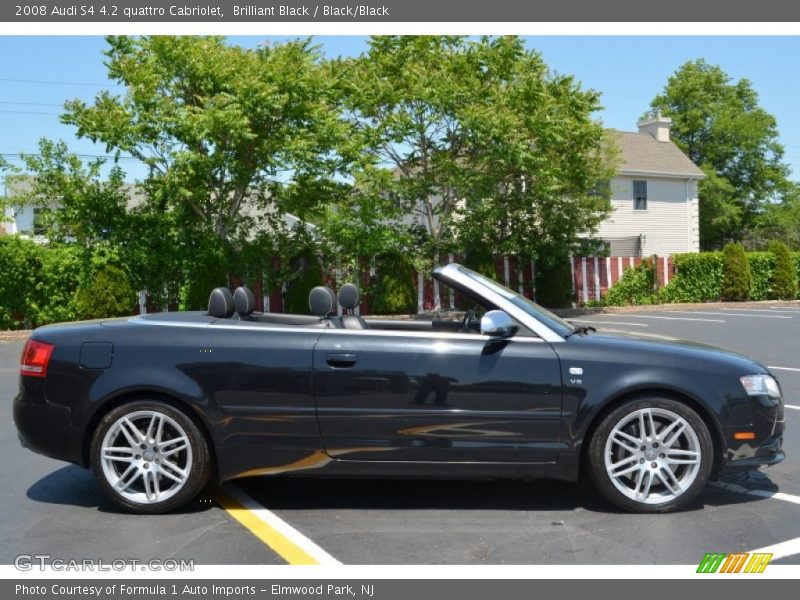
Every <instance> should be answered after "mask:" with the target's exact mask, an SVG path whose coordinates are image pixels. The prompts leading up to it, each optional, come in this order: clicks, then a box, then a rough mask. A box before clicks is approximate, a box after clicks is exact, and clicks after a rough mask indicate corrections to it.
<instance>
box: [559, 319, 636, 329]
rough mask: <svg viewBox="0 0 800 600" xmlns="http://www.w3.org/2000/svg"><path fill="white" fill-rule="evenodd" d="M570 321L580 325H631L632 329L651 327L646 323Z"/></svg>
mask: <svg viewBox="0 0 800 600" xmlns="http://www.w3.org/2000/svg"><path fill="white" fill-rule="evenodd" d="M569 320H570V321H578V322H579V323H589V324H592V323H597V324H598V325H631V326H632V327H650V326H649V325H647V324H645V323H625V322H624V321H589V320H587V319H569Z"/></svg>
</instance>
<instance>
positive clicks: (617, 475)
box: [611, 462, 639, 477]
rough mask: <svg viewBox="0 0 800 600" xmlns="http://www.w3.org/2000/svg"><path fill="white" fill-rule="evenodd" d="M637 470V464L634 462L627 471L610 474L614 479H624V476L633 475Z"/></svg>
mask: <svg viewBox="0 0 800 600" xmlns="http://www.w3.org/2000/svg"><path fill="white" fill-rule="evenodd" d="M638 468H639V463H638V462H636V463H634V464H633V465H631V466H630V467H628V468H627V469H622V470H621V471H616V472H614V473H611V475H612V476H614V477H624V476H625V475H628V474H629V473H633V472H634V471H635V470H636V469H638Z"/></svg>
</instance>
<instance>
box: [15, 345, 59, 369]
mask: <svg viewBox="0 0 800 600" xmlns="http://www.w3.org/2000/svg"><path fill="white" fill-rule="evenodd" d="M53 347H54V346H53V344H45V343H44V342H39V341H37V340H32V339H30V338H28V342H27V343H26V344H25V349H24V350H23V351H22V364H21V365H20V368H19V372H20V373H21V374H22V375H28V376H29V377H44V376H45V375H47V363H49V362H50V355H51V354H52V353H53Z"/></svg>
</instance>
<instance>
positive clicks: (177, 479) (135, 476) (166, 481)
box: [91, 400, 210, 514]
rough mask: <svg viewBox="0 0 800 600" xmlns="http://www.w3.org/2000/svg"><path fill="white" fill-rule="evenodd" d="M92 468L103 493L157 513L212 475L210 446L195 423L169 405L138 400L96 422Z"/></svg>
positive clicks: (142, 510)
mask: <svg viewBox="0 0 800 600" xmlns="http://www.w3.org/2000/svg"><path fill="white" fill-rule="evenodd" d="M91 458H92V470H93V472H94V475H95V477H96V478H97V481H98V483H99V484H100V488H101V489H102V491H103V493H104V494H105V495H106V496H108V497H109V498H110V499H111V500H112V501H113V502H114V503H115V504H117V505H119V506H121V507H122V508H125V509H126V510H130V511H132V512H138V513H146V514H155V513H163V512H168V511H171V510H174V509H175V508H177V507H179V506H181V505H183V504H186V503H187V502H189V501H190V500H192V499H193V498H194V497H195V496H197V494H198V493H199V492H200V490H201V489H202V488H203V486H205V485H206V483H207V482H208V478H209V473H210V460H209V451H208V445H207V443H206V440H205V437H204V436H203V434H202V432H201V431H200V430H199V428H198V426H197V425H196V424H195V422H194V421H193V420H192V419H190V418H189V417H188V416H187V415H186V414H184V413H183V412H181V411H180V410H178V409H176V408H174V407H173V406H171V405H169V404H166V403H164V402H159V401H151V400H140V401H135V402H131V403H128V404H124V405H122V406H119V407H117V408H115V409H114V410H112V411H111V412H109V413H108V414H107V415H106V416H105V417H103V418H102V419H101V420H100V423H99V424H98V425H97V429H96V430H95V432H94V436H93V438H92V447H91Z"/></svg>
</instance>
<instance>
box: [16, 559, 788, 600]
mask: <svg viewBox="0 0 800 600" xmlns="http://www.w3.org/2000/svg"><path fill="white" fill-rule="evenodd" d="M575 568H576V570H577V569H580V567H578V566H576V567H575ZM631 568H634V567H631ZM641 568H642V569H646V568H647V567H641ZM623 585H627V586H629V587H630V588H641V587H642V586H643V585H644V586H645V587H647V598H648V600H674V599H675V597H680V596H683V597H724V598H725V599H726V600H739V599H742V600H744V599H746V598H747V599H750V598H753V597H756V596H761V597H763V596H764V595H766V594H784V593H785V594H787V596H788V595H790V594H791V595H794V594H793V592H794V589H793V588H794V587H795V584H794V581H793V580H781V579H763V578H761V579H758V578H752V577H747V578H745V577H742V578H737V579H735V580H734V579H722V578H720V577H716V576H714V575H711V576H709V577H708V578H707V579H704V580H700V581H698V580H697V579H693V580H681V579H678V580H642V581H635V580H632V581H630V582H628V583H627V584H623ZM619 591H620V582H619V581H615V580H609V579H604V580H590V579H585V580H580V579H578V580H568V581H559V580H552V579H550V580H527V579H523V580H519V579H499V580H455V579H452V580H424V579H417V580H401V579H363V580H362V579H341V580H340V579H329V580H318V579H296V580H285V579H284V580H278V579H276V580H265V579H259V580H249V581H248V580H191V579H175V580H169V579H155V580H138V581H136V580H127V581H126V580H124V579H87V580H78V579H65V580H60V581H57V580H47V579H38V580H34V579H29V580H26V581H20V580H16V581H15V580H4V581H3V582H2V585H0V597H2V598H16V599H18V600H21V599H23V598H24V599H27V600H91V599H98V600H195V599H198V598H200V599H202V600H246V599H253V600H306V599H314V600H346V599H356V600H408V599H409V598H414V600H425V599H427V598H431V599H435V600H443V599H445V598H457V599H458V600H478V599H480V600H484V599H486V598H502V599H503V600H531V599H532V598H540V599H546V598H580V599H582V600H590V599H593V598H605V597H612V596H618V595H619Z"/></svg>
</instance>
